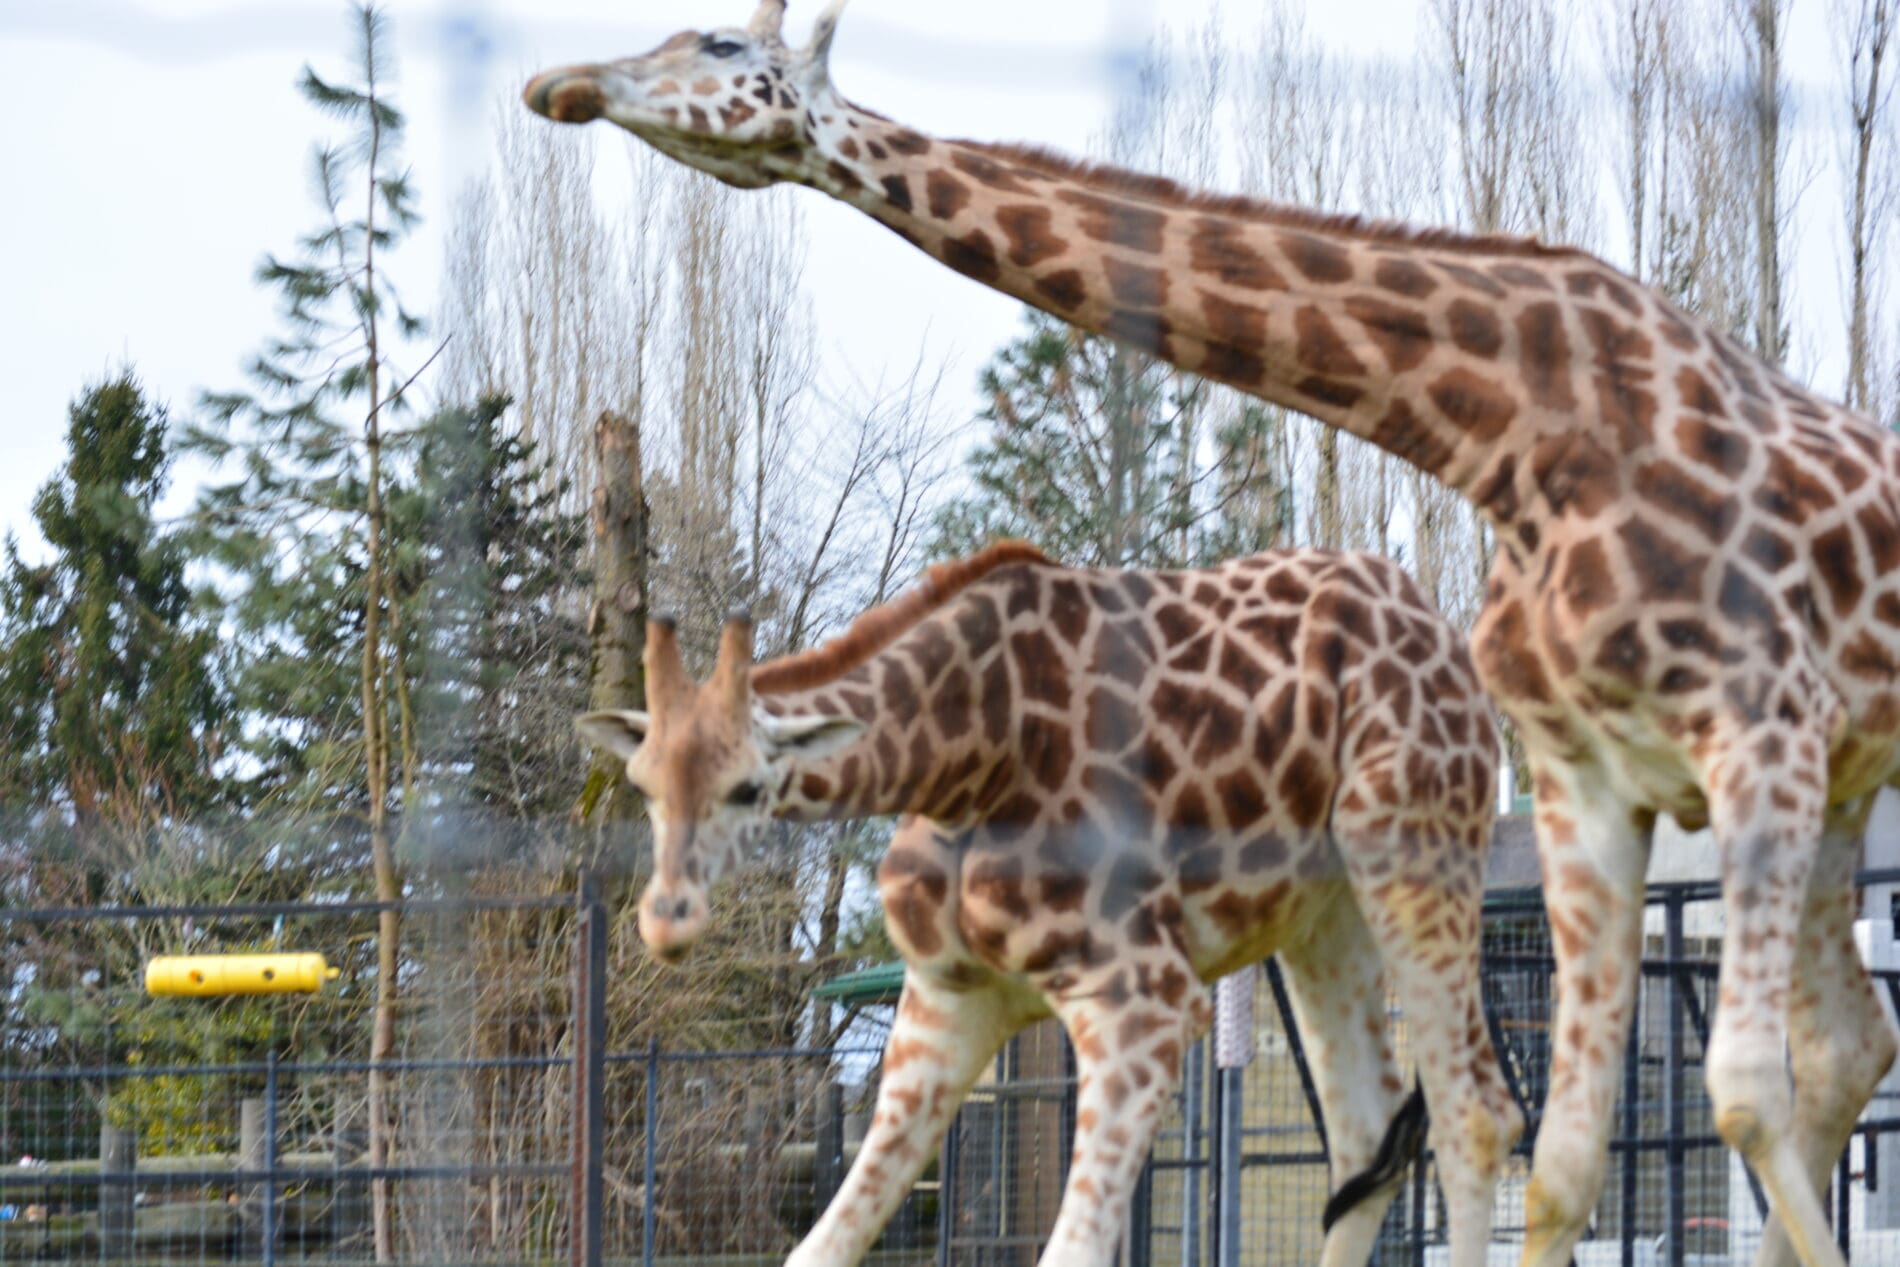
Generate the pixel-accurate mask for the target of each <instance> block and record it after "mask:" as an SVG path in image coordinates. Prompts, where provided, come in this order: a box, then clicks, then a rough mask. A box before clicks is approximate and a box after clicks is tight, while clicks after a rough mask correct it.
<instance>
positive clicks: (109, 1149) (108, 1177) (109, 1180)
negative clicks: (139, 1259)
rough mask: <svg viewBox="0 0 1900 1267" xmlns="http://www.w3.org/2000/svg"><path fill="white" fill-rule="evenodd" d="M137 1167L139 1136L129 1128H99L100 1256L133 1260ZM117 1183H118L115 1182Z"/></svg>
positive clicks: (106, 1126) (108, 1126) (109, 1258)
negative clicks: (133, 1211)
mask: <svg viewBox="0 0 1900 1267" xmlns="http://www.w3.org/2000/svg"><path fill="white" fill-rule="evenodd" d="M137 1167H138V1132H136V1131H134V1130H133V1129H132V1128H131V1127H129V1126H112V1125H110V1124H108V1125H105V1126H102V1127H100V1128H99V1177H100V1178H101V1179H102V1180H103V1181H104V1182H102V1183H101V1184H100V1185H99V1256H100V1258H102V1259H107V1260H111V1259H130V1258H131V1257H132V1256H133V1253H132V1251H133V1246H134V1241H133V1236H132V1198H133V1188H134V1186H135V1185H134V1184H133V1182H132V1174H133V1172H134V1171H135V1170H136V1169H137ZM115 1180H118V1181H119V1182H115Z"/></svg>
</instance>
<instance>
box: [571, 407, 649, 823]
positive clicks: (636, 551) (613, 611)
mask: <svg viewBox="0 0 1900 1267" xmlns="http://www.w3.org/2000/svg"><path fill="white" fill-rule="evenodd" d="M594 459H595V464H596V469H597V470H598V471H599V482H598V483H597V484H596V485H595V486H594V605H593V610H592V612H591V613H590V615H589V617H588V622H587V636H588V640H589V642H590V643H591V644H592V647H593V670H592V692H591V694H590V697H589V698H590V702H591V704H592V706H593V707H594V708H596V709H609V708H635V709H637V708H645V707H646V703H647V683H646V668H645V665H644V664H643V663H642V657H643V656H644V654H645V652H646V615H647V502H646V492H645V485H644V483H643V480H642V471H641V459H640V428H639V426H638V425H637V424H635V423H634V422H633V421H632V420H631V419H630V418H628V417H627V416H626V415H624V414H619V413H615V412H613V411H612V410H608V411H605V412H603V413H602V414H601V415H600V420H599V421H598V422H597V423H596V424H595V426H594ZM640 814H641V804H640V798H639V797H638V796H636V795H634V793H633V789H632V788H630V787H628V786H627V785H626V780H625V779H624V778H622V777H621V769H620V763H619V762H617V761H615V760H614V759H613V758H612V757H610V756H607V755H606V754H604V753H596V754H595V755H594V760H593V764H592V766H591V767H590V768H589V770H588V772H587V783H586V785H585V786H584V787H583V788H582V790H581V798H580V802H579V803H578V804H577V805H576V806H575V815H576V817H578V818H579V819H580V820H581V821H582V822H595V823H607V822H625V821H629V820H632V819H636V818H638V817H640Z"/></svg>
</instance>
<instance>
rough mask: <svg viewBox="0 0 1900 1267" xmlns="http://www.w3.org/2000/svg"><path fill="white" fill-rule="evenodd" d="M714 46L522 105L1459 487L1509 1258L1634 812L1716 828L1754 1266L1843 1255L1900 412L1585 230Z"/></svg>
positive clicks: (1637, 937) (1554, 1137)
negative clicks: (915, 118)
mask: <svg viewBox="0 0 1900 1267" xmlns="http://www.w3.org/2000/svg"><path fill="white" fill-rule="evenodd" d="M709 48H711V46H709V45H707V44H706V43H705V37H701V36H698V35H696V34H694V35H682V36H679V37H676V38H675V39H674V40H672V41H669V42H668V43H667V44H665V45H662V46H661V48H660V49H658V50H656V51H655V52H654V53H653V54H650V55H648V56H647V57H644V58H629V59H626V60H625V61H621V62H609V63H600V64H597V65H595V66H591V67H574V68H569V69H568V70H567V71H564V72H560V74H559V75H558V76H554V77H543V78H542V79H540V80H537V81H536V82H535V83H534V84H532V85H530V87H529V95H528V100H529V104H530V105H531V106H533V107H535V108H536V109H538V110H541V111H542V112H543V113H547V114H550V115H553V116H555V117H559V111H558V110H557V109H556V106H557V104H558V101H557V99H558V100H565V99H567V97H568V96H573V97H575V98H577V99H579V98H582V97H586V96H587V94H589V93H590V92H592V93H597V94H598V99H599V104H600V109H599V111H597V112H596V116H595V117H598V116H599V115H604V116H605V117H608V118H611V119H613V120H614V121H616V122H618V123H620V124H621V125H622V126H625V127H627V128H629V130H631V131H633V132H635V133H636V134H638V135H640V136H642V137H644V138H645V139H646V140H648V141H649V142H651V143H652V144H653V145H655V146H657V147H658V148H660V149H661V150H663V151H665V152H666V153H668V154H671V155H673V156H674V157H676V158H678V159H680V160H681V161H683V162H686V163H688V164H691V165H693V166H696V167H698V168H700V169H701V170H704V171H709V172H711V173H712V174H714V175H715V176H718V177H720V178H721V179H724V180H727V181H729V182H731V183H734V184H740V185H752V186H758V185H767V184H772V183H774V182H777V181H792V182H796V183H799V184H804V185H808V186H810V187H812V188H814V189H818V190H820V191H822V192H824V193H826V194H828V195H830V196H832V197H834V198H838V199H840V200H842V201H844V202H847V203H849V204H850V205H852V206H855V207H857V208H859V209H860V210H862V211H863V212H865V213H866V214H867V215H869V216H871V217H872V218H873V219H875V220H876V221H877V222H878V223H880V224H882V225H884V226H885V227H886V228H888V229H890V230H892V231H893V232H895V233H897V234H899V235H900V236H902V237H903V238H904V239H905V240H907V241H909V242H911V243H913V244H914V245H916V246H917V247H918V248H919V249H920V250H923V251H925V252H927V253H928V254H929V255H931V256H932V257H933V258H935V259H937V260H939V261H941V262H942V263H943V264H945V265H946V266H947V267H949V268H952V269H954V270H956V271H957V272H960V273H962V274H964V275H965V276H967V277H969V278H971V279H973V280H974V281H976V282H978V283H979V284H981V285H984V286H988V287H991V288H993V289H995V290H998V291H1001V292H1003V293H1005V294H1009V295H1013V296H1015V297H1017V298H1019V299H1022V300H1024V301H1025V302H1027V303H1029V304H1032V305H1034V306H1036V307H1038V308H1041V309H1043V310H1044V311H1047V312H1049V313H1051V314H1053V315H1055V316H1057V317H1060V318H1063V319H1064V320H1067V321H1069V322H1072V323H1074V324H1075V325H1077V326H1079V327H1082V328H1084V329H1088V330H1092V331H1096V332H1098V333H1102V334H1106V335H1109V336H1111V337H1114V338H1116V339H1118V340H1120V341H1122V342H1123V343H1126V344H1128V345H1131V346H1134V347H1136V348H1139V349H1141V350H1144V351H1147V352H1150V353H1152V354H1154V355H1156V356H1159V357H1161V358H1164V359H1166V360H1167V361H1169V362H1171V363H1173V364H1175V365H1177V366H1179V367H1181V368H1182V369H1185V370H1189V371H1193V372H1196V373H1199V374H1202V375H1204V376H1206V377H1208V378H1210V379H1213V380H1216V381H1218V382H1222V383H1226V384H1228V385H1230V386H1233V387H1235V388H1238V389H1240V390H1243V391H1246V392H1249V393H1252V394H1254V395H1256V396H1259V397H1261V398H1263V399H1267V400H1271V401H1274V402H1276V403H1279V404H1282V405H1286V406H1288V407H1290V408H1294V409H1298V410H1300V411H1302V412H1305V413H1307V414H1310V415H1312V416H1313V417H1315V418H1317V419H1319V420H1320V421H1321V422H1323V423H1325V424H1327V425H1329V426H1332V427H1335V428H1338V429H1340V430H1344V431H1347V432H1350V433H1351V434H1353V435H1355V436H1358V437H1360V438H1362V439H1365V440H1367V441H1369V442H1370V443H1372V444H1374V445H1377V446H1379V447H1380V448H1382V449H1385V450H1386V451H1388V452H1390V453H1393V454H1395V455H1397V456H1399V457H1401V458H1402V459H1404V460H1405V461H1407V462H1409V463H1411V464H1412V465H1414V466H1416V467H1417V468H1419V469H1420V470H1422V471H1424V472H1426V473H1427V474H1429V475H1431V476H1433V477H1435V478H1437V479H1438V480H1440V481H1442V482H1443V483H1445V484H1446V485H1448V486H1450V487H1452V488H1454V489H1456V490H1458V491H1459V492H1460V493H1461V494H1463V495H1464V496H1465V497H1466V498H1467V499H1469V500H1470V501H1471V503H1472V504H1473V505H1474V506H1475V507H1476V508H1477V509H1478V511H1479V512H1480V513H1481V514H1482V515H1483V516H1484V517H1485V518H1486V519H1487V520H1488V521H1489V522H1490V524H1491V526H1492V527H1493V529H1494V530H1495V541H1496V552H1495V558H1494V562H1493V566H1492V570H1491V574H1490V577H1489V579H1488V581H1487V584H1486V589H1485V600H1484V606H1483V610H1482V611H1481V613H1480V615H1479V619H1478V622H1477V625H1476V627H1475V629H1474V631H1473V645H1474V653H1475V659H1476V663H1477V667H1478V670H1479V673H1480V674H1481V676H1482V678H1483V680H1484V682H1485V684H1486V686H1487V687H1489V689H1490V691H1491V693H1492V695H1493V697H1494V698H1495V699H1496V701H1497V703H1498V705H1499V707H1500V708H1502V709H1503V710H1504V711H1505V712H1506V713H1507V714H1508V715H1509V716H1510V717H1511V719H1512V721H1513V722H1514V723H1515V724H1516V726H1517V729H1518V733H1519V735H1520V737H1521V738H1522V740H1523V743H1524V747H1525V752H1526V755H1527V758H1528V765H1529V768H1530V770H1531V773H1532V776H1533V787H1534V792H1535V800H1536V819H1537V836H1538V848H1539V855H1540V859H1541V862H1542V866H1543V870H1544V881H1545V883H1544V894H1545V899H1546V906H1547V909H1548V911H1549V915H1550V922H1551V929H1552V934H1553V941H1554V946H1555V950H1556V958H1557V962H1558V971H1557V982H1558V1009H1557V1021H1556V1023H1555V1025H1554V1026H1553V1029H1552V1043H1551V1046H1552V1057H1551V1075H1550V1093H1549V1097H1548V1100H1547V1102H1546V1105H1545V1109H1544V1115H1543V1119H1542V1121H1541V1122H1540V1124H1539V1128H1538V1131H1537V1144H1536V1155H1535V1159H1534V1163H1533V1167H1532V1181H1531V1184H1530V1187H1529V1190H1528V1193H1527V1196H1526V1222H1527V1231H1526V1236H1525V1248H1524V1261H1525V1263H1526V1267H1563V1265H1564V1264H1566V1263H1568V1262H1569V1260H1570V1257H1571V1252H1572V1250H1573V1249H1574V1248H1575V1246H1576V1244H1577V1242H1578V1240H1579V1239H1580V1238H1581V1237H1582V1235H1583V1233H1584V1231H1585V1229H1586V1227H1587V1225H1588V1221H1589V1218H1590V1215H1591V1212H1592V1211H1593V1210H1594V1209H1595V1207H1596V1203H1597V1198H1598V1195H1599V1193H1600V1191H1601V1188H1602V1182H1603V1175H1604V1168H1605V1162H1606V1157H1607V1148H1608V1142H1609V1132H1610V1126H1611V1110H1612V1108H1613V1106H1614V1105H1615V1102H1616V1096H1617V1091H1618V1087H1619V1085H1620V1082H1621V1077H1622V1053H1623V1051H1624V1049H1625V1045H1626V1041H1627V1038H1628V1035H1629V1030H1630V1026H1631V1023H1632V1018H1633V1017H1634V1015H1635V1010H1636V994H1637V983H1638V981H1639V979H1640V975H1641V969H1640V963H1639V960H1640V955H1641V949H1642V904H1643V878H1644V872H1645V869H1646V866H1647V863H1648V857H1649V837H1650V833H1651V830H1652V828H1653V825H1654V822H1655V818H1656V815H1657V814H1659V813H1669V814H1672V815H1674V816H1675V817H1676V818H1677V819H1678V820H1680V821H1681V822H1683V823H1684V824H1685V825H1688V826H1699V825H1703V824H1706V825H1708V826H1709V827H1710V828H1711V829H1712V831H1713V832H1714V834H1715V837H1716V842H1717V845H1718V847H1719V851H1720V854H1721V860H1722V890H1723V899H1724V907H1725V911H1726V920H1727V927H1726V930H1725V937H1724V941H1723V947H1722V970H1721V978H1720V992H1719V1007H1718V1008H1717V1011H1716V1014H1715V1017H1714V1022H1713V1025H1714V1031H1713V1034H1712V1036H1711V1038H1710V1041H1709V1050H1708V1058H1707V1060H1706V1062H1705V1071H1706V1081H1707V1083H1708V1087H1709V1092H1710V1097H1711V1100H1712V1102H1713V1104H1714V1107H1715V1123H1716V1128H1717V1130H1718V1132H1719V1133H1720V1134H1721V1135H1722V1137H1723V1138H1724V1139H1725V1140H1726V1141H1728V1142H1729V1143H1730V1144H1731V1145H1732V1146H1733V1147H1735V1148H1736V1149H1737V1150H1738V1151H1739V1152H1740V1153H1741V1154H1742V1155H1743V1156H1744V1157H1745V1158H1746V1159H1747V1161H1748V1163H1749V1164H1750V1166H1751V1167H1752V1168H1753V1169H1754V1171H1755V1173H1756V1174H1757V1175H1758V1176H1759V1178H1760V1180H1761V1183H1762V1186H1763V1188H1764V1190H1765V1191H1766V1193H1767V1196H1768V1200H1769V1204H1770V1206H1771V1209H1772V1212H1773V1215H1774V1217H1773V1218H1772V1219H1771V1221H1770V1225H1769V1228H1768V1231H1767V1234H1766V1235H1765V1237H1764V1239H1763V1242H1762V1250H1761V1255H1760V1258H1759V1260H1758V1261H1759V1262H1760V1263H1762V1264H1763V1265H1764V1267H1784V1265H1785V1264H1786V1263H1787V1262H1789V1261H1790V1260H1791V1258H1792V1257H1798V1258H1799V1259H1800V1260H1801V1261H1802V1262H1803V1263H1805V1264H1807V1267H1840V1265H1841V1263H1842V1262H1843V1259H1842V1255H1841V1252H1840V1249H1839V1247H1838V1246H1837V1245H1836V1244H1835V1242H1834V1239H1833V1235H1832V1233H1831V1232H1830V1230H1829V1227H1828V1220H1827V1216H1826V1213H1825V1211H1824V1209H1823V1206H1822V1194H1823V1193H1824V1192H1825V1190H1826V1187H1827V1180H1828V1175H1829V1173H1830V1169H1831V1166H1832V1164H1833V1162H1834V1161H1835V1160H1836V1159H1837V1158H1838V1157H1839V1156H1840V1154H1841V1152H1842V1150H1843V1149H1844V1147H1845V1145H1846V1143H1847V1140H1848V1138H1849V1135H1850V1133H1851V1132H1852V1130H1853V1127H1854V1124H1855V1121H1856V1120H1857V1118H1858V1116H1859V1113H1860V1111H1861V1110H1862V1109H1863V1108H1864V1107H1865V1105H1866V1104H1867V1103H1868V1102H1869V1100H1870V1098H1871V1096H1872V1094H1873V1091H1874V1088H1875V1086H1876V1084H1877V1083H1878V1082H1879V1080H1880V1078H1881V1076H1882V1075H1883V1074H1884V1073H1885V1072H1886V1070H1887V1069H1888V1068H1889V1067H1890V1066H1891V1065H1892V1064H1893V1061H1894V1058H1895V1054H1896V1050H1900V1043H1897V1042H1896V1038H1895V1034H1894V1031H1893V1026H1892V1024H1891V1022H1889V1021H1888V1019H1887V1017H1886V1014H1885V1011H1884V1009H1883V1007H1882V1005H1881V1003H1880V1000H1879V996H1878V994H1877V993H1876V991H1875V989H1874V986H1873V983H1872V980H1871V979H1870V978H1869V976H1868V974H1867V972H1866V969H1865V967H1864V966H1863V965H1862V963H1861V961H1860V958H1859V956H1858V953H1857V951H1856V949H1855V946H1854V941H1853V912H1854V894H1853V888H1852V885H1853V876H1854V872H1855V865H1856V862H1857V859H1858V856H1859V843H1860V833H1861V830H1862V828H1863V827H1864V826H1865V823H1866V818H1867V814H1868V811H1869V808H1870V807H1871V804H1872V799H1873V795H1874V793H1875V792H1876V791H1878V790H1879V789H1880V788H1882V787H1884V786H1892V785H1894V784H1895V783H1896V781H1900V438H1896V437H1895V436H1894V435H1892V434H1891V433H1889V432H1888V431H1887V430H1886V429H1884V428H1882V427H1880V426H1877V425H1875V424H1874V423H1873V422H1872V420H1870V419H1867V418H1862V417H1860V416H1858V415H1855V414H1853V413H1851V412H1849V411H1847V410H1845V409H1842V408H1841V407H1839V406H1837V405H1833V404H1830V403H1829V402H1827V401H1824V400H1822V399H1820V398H1819V397H1817V396H1816V395H1815V394H1814V393H1812V392H1811V391H1809V390H1808V389H1807V388H1805V387H1803V386H1802V385H1800V384H1798V383H1796V382H1793V381H1792V380H1791V379H1789V378H1788V377H1787V376H1786V375H1785V374H1783V373H1782V372H1781V371H1779V370H1778V369H1776V368H1774V367H1772V366H1769V365H1766V364H1764V363H1763V362H1762V361H1761V360H1760V358H1758V357H1757V356H1755V355H1754V354H1753V353H1752V352H1751V351H1749V350H1748V349H1747V348H1745V347H1743V346H1741V345H1740V344H1739V343H1737V342H1736V341H1735V340H1734V339H1732V338H1730V337H1728V336H1726V335H1724V334H1722V333H1721V332H1720V331H1717V330H1714V329H1712V328H1710V327H1709V326H1708V324H1707V323H1705V322H1703V321H1702V320H1700V319H1699V318H1697V317H1696V316H1694V315H1693V314H1690V313H1687V312H1684V311H1683V310H1681V309H1680V308H1678V307H1677V306H1676V305H1675V304H1673V303H1671V302H1670V301H1669V300H1668V299H1667V298H1665V297H1664V296H1662V295H1659V294H1657V293H1655V292H1654V291H1652V290H1651V289H1649V288H1648V287H1646V286H1644V285H1642V284H1641V283H1639V282H1637V281H1635V280H1633V279H1631V278H1629V277H1627V276H1625V275H1624V274H1622V273H1621V272H1619V271H1618V270H1617V269H1615V268H1613V267H1611V266H1609V265H1607V264H1605V263H1603V262H1602V261H1600V260H1598V259H1595V258H1594V257H1592V256H1590V255H1588V254H1585V253H1583V252H1580V251H1576V250H1571V249H1566V248H1561V247H1545V246H1542V245H1539V244H1537V243H1535V242H1529V241H1525V240H1522V239H1514V238H1501V237H1484V236H1471V235H1465V234H1458V233H1454V232H1449V231H1425V232H1418V231H1413V230H1410V229H1406V228H1403V227H1399V226H1393V225H1385V224H1375V223H1367V222H1364V221H1361V220H1357V219H1353V218H1350V217H1333V216H1326V215H1323V214H1320V213H1317V212H1314V211H1309V210H1305V209H1301V208H1296V207H1287V206H1282V205H1278V204H1274V203H1270V202H1265V201H1261V200H1258V199H1251V198H1230V197H1221V196H1216V195H1210V194H1205V193H1200V192H1197V191H1194V190H1190V189H1186V188H1183V187H1181V186H1179V185H1177V184H1175V183H1173V182H1171V181H1168V180H1164V179H1160V178H1157V177H1154V176H1150V175H1144V174H1141V173H1137V172H1130V171H1123V170H1118V169H1115V168H1109V167H1101V166H1096V165H1092V164H1088V163H1081V162H1076V161H1073V160H1069V159H1065V158H1061V157H1058V156H1055V155H1051V154H1048V153H1046V152H1043V151H1039V150H1034V149H1027V148H1024V147H1020V146H1009V145H994V144H985V143H980V142H973V141H960V140H946V139H939V138H936V137H930V136H926V135H923V134H922V133H920V132H917V131H915V130H914V129H911V128H907V127H904V126H902V125H901V124H897V123H894V122H892V121H890V120H888V119H885V118H883V117H882V116H880V115H878V114H876V113H874V112H872V111H869V110H864V109H860V108H858V107H856V106H854V105H852V104H851V103H850V102H848V101H846V100H845V99H844V98H843V97H841V96H840V95H838V94H837V92H836V91H835V90H834V89H833V88H832V86H831V78H830V75H829V74H828V73H827V74H825V75H822V76H814V75H810V74H808V73H802V71H801V68H806V67H808V63H807V62H804V61H801V60H800V59H799V58H798V57H797V55H795V54H792V53H790V52H786V51H779V52H776V53H775V52H773V51H772V50H771V49H770V48H769V47H762V48H761V49H759V50H758V53H757V60H758V64H757V66H756V67H755V68H754V73H755V77H754V78H752V79H742V78H741V77H729V78H724V79H722V78H720V77H719V76H717V75H715V74H713V73H712V67H713V65H714V63H715V61H716V57H715V56H714V54H715V53H719V52H724V51H726V50H723V49H717V48H714V49H712V51H711V52H709V51H708V49H709ZM728 85H731V91H728V87H727V86H728ZM767 85H771V86H772V87H773V91H772V92H770V93H767V92H765V88H766V86H767ZM669 86H670V88H671V90H672V91H671V95H666V94H661V93H660V90H661V89H662V88H667V87H669ZM748 87H749V88H751V89H753V91H754V96H753V98H752V100H751V101H750V102H749V103H748V102H746V101H744V100H742V99H741V94H742V92H743V90H744V89H746V88H748ZM702 88H703V89H704V90H705V91H704V93H703V94H702V93H701V91H700V90H701V89H702ZM781 88H782V90H781ZM656 94H657V95H656ZM721 107H728V109H723V110H722V109H721ZM739 107H743V109H741V108H739ZM669 110H670V111H671V113H670V114H669V113H668V111H669ZM761 110H763V112H764V113H763V114H761ZM761 132H763V133H764V134H765V136H764V139H760V135H759V134H760V133H761ZM1790 1064H1791V1065H1792V1067H1793V1071H1794V1077H1793V1085H1792V1086H1790V1082H1789V1077H1788V1066H1789V1065H1790Z"/></svg>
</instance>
